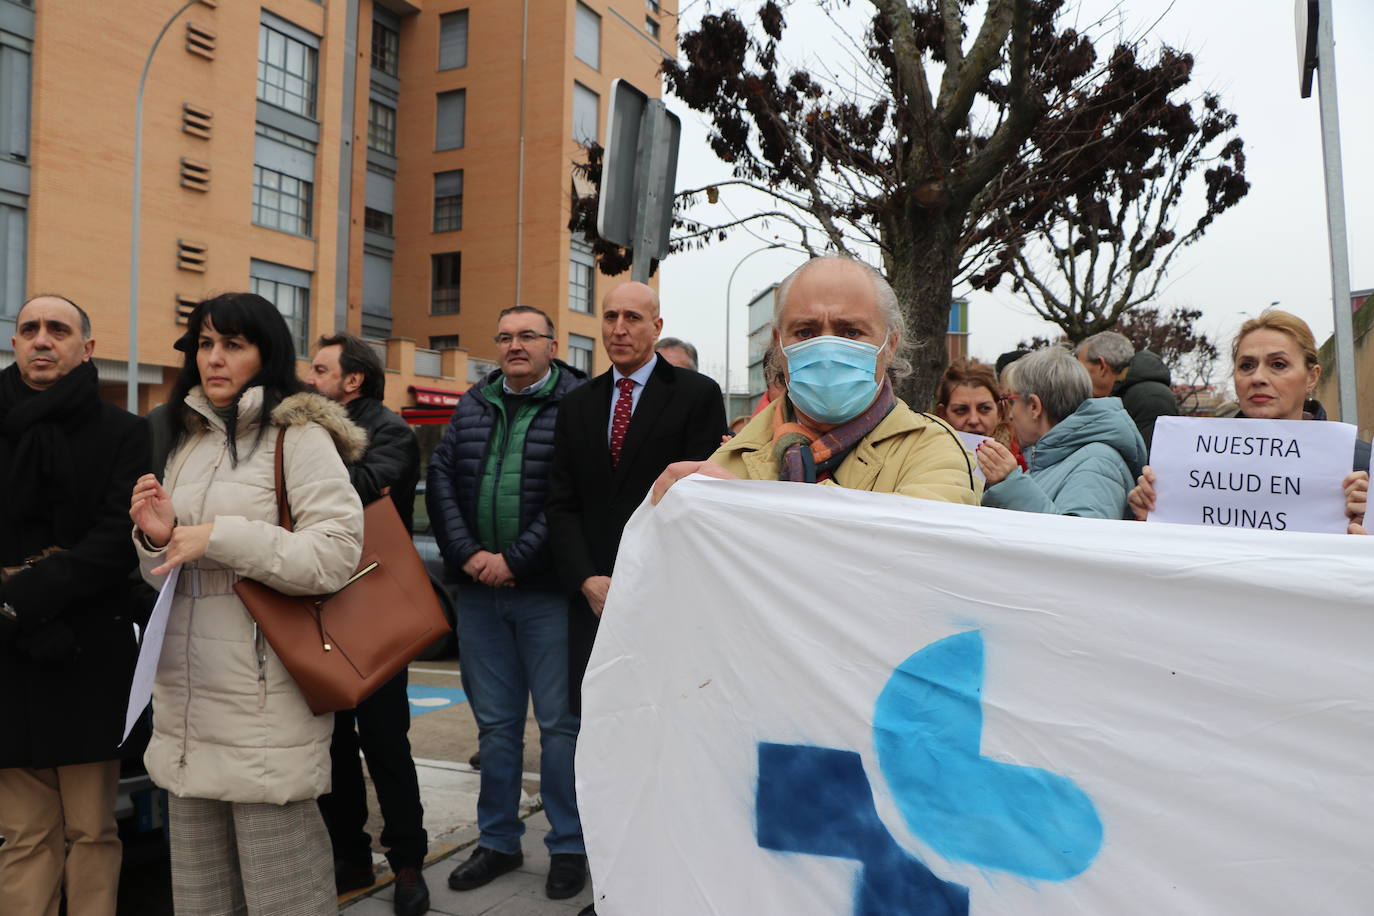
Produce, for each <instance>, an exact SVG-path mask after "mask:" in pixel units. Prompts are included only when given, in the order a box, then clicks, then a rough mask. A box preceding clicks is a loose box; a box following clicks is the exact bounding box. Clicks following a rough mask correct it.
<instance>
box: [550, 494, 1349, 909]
mask: <svg viewBox="0 0 1374 916" xmlns="http://www.w3.org/2000/svg"><path fill="white" fill-rule="evenodd" d="M1371 574H1374V538H1367V537H1351V536H1347V535H1340V536H1336V535H1318V534H1305V533H1296V534H1295V533H1278V532H1271V531H1235V530H1230V529H1226V528H1202V527H1179V526H1172V525H1140V524H1135V523H1132V522H1122V521H1107V520H1100V519H1080V518H1070V517H1063V516H1053V515H1039V514H1034V513H1023V512H1006V511H999V510H994V509H982V508H977V507H970V506H954V505H946V504H942V503H934V502H929V501H924V500H919V499H905V498H902V497H896V496H884V495H877V494H871V493H861V492H854V491H850V490H843V489H840V488H838V487H821V486H804V485H800V484H795V483H768V482H751V481H719V480H708V479H704V478H700V477H693V478H689V479H687V480H684V481H680V482H679V483H677V484H676V485H675V486H674V487H673V489H672V490H670V491H669V492H668V494H667V497H666V498H665V499H664V500H663V502H662V503H660V504H659V505H658V506H655V507H650V506H648V505H645V506H642V507H641V508H640V510H639V511H638V513H637V514H636V515H635V517H634V518H633V519H632V520H631V522H630V524H629V526H628V527H627V529H626V531H625V536H624V539H623V540H622V541H621V548H620V554H619V558H618V561H617V564H616V568H615V575H614V576H613V585H612V587H611V594H610V599H609V603H608V604H607V607H606V611H605V615H604V616H603V618H602V621H601V629H600V632H599V634H598V636H597V641H596V646H595V649H594V651H593V654H592V659H591V665H590V667H589V669H588V673H587V676H586V680H585V682H584V685H583V717H582V733H581V737H580V739H579V741H578V748H577V795H578V805H579V809H580V811H581V815H582V823H583V828H584V835H585V839H586V844H587V852H588V855H589V858H590V861H591V868H592V876H593V883H594V886H595V891H596V908H597V913H598V916H650V914H652V916H702V914H708V913H711V914H722V916H850V914H853V916H903V914H919V916H970V914H971V916H1107V914H1110V916H1135V914H1140V916H1161V914H1171V916H1172V914H1179V916H1183V914H1187V916H1192V914H1226V916H1231V914H1245V916H1293V914H1297V913H1301V914H1304V916H1309V914H1332V916H1335V914H1341V916H1348V914H1353V913H1365V912H1368V911H1369V908H1370V901H1371V900H1374V830H1371V829H1370V826H1369V825H1370V823H1371V819H1374V754H1371V753H1370V750H1369V749H1370V748H1371V747H1374V692H1371V690H1370V687H1369V685H1370V684H1371V683H1374V653H1371V652H1370V650H1369V647H1370V646H1371V645H1374V608H1372V607H1371V605H1370V600H1369V582H1370V581H1371Z"/></svg>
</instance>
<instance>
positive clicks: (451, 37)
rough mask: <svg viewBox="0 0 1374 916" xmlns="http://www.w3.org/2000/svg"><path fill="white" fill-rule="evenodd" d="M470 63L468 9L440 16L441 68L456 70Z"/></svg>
mask: <svg viewBox="0 0 1374 916" xmlns="http://www.w3.org/2000/svg"><path fill="white" fill-rule="evenodd" d="M467 65H468V11H467V10H459V11H458V12H456V13H445V14H444V15H442V16H440V17H439V69H440V70H456V69H458V68H459V67H466V66H467Z"/></svg>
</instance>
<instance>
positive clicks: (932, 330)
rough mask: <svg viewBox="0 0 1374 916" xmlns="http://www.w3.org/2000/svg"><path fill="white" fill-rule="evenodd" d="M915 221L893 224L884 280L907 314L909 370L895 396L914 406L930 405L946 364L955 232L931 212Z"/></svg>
mask: <svg viewBox="0 0 1374 916" xmlns="http://www.w3.org/2000/svg"><path fill="white" fill-rule="evenodd" d="M923 216H924V217H925V218H924V219H922V220H921V221H920V224H919V225H917V226H914V227H912V226H899V227H896V228H895V229H894V230H893V231H892V234H891V236H890V237H889V241H890V244H891V250H892V252H893V257H892V259H891V261H890V262H889V263H888V264H887V278H888V282H889V283H891V284H892V289H893V291H894V292H896V294H897V301H898V302H900V303H901V305H902V310H903V313H904V314H905V316H906V324H907V329H906V330H907V336H906V350H907V353H908V357H909V359H910V360H911V366H912V373H911V375H910V376H909V377H908V378H906V379H903V380H901V381H899V382H898V383H897V396H898V397H900V398H901V399H902V400H904V401H906V402H907V404H909V405H910V406H911V408H912V409H913V410H918V411H924V410H930V409H931V408H932V407H934V406H935V405H934V403H933V400H932V399H933V398H934V396H935V388H936V386H937V385H938V384H939V382H940V376H941V375H942V374H943V373H944V371H945V367H946V366H947V365H948V364H949V349H948V346H947V344H946V343H945V340H946V336H947V335H948V333H949V310H950V304H951V303H952V301H953V291H954V273H955V269H956V262H957V257H956V255H955V248H956V241H957V232H956V231H954V230H952V229H951V228H950V227H949V225H948V224H947V223H946V221H945V219H942V218H941V217H940V216H938V215H935V214H923Z"/></svg>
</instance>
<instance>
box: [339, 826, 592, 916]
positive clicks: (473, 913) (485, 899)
mask: <svg viewBox="0 0 1374 916" xmlns="http://www.w3.org/2000/svg"><path fill="white" fill-rule="evenodd" d="M548 832H549V822H548V819H547V818H546V817H545V816H544V812H543V811H542V810H540V811H536V812H535V813H533V814H531V815H530V816H529V817H528V818H527V819H526V820H525V837H524V840H523V848H524V852H525V864H524V865H522V866H521V867H520V868H519V869H517V870H516V871H513V872H511V873H510V874H507V875H502V876H501V877H499V878H497V879H496V880H495V881H493V882H491V883H490V884H488V885H486V886H485V887H479V888H477V889H476V890H471V891H451V890H449V887H448V873H449V872H451V871H452V870H453V869H454V868H455V867H457V866H458V864H459V863H460V862H462V861H464V860H465V859H466V858H467V857H468V855H469V854H470V853H471V851H472V847H473V845H474V844H475V843H476V842H477V828H476V827H475V826H472V827H467V828H464V829H462V830H459V831H457V832H455V833H453V834H450V835H448V836H445V837H444V840H446V841H447V842H446V843H445V845H446V846H448V848H447V849H445V850H443V851H441V852H439V854H438V855H437V856H434V857H432V858H431V859H430V861H429V863H428V864H427V865H426V866H425V883H427V884H428V885H429V895H430V909H429V911H430V912H431V913H433V914H436V916H541V914H543V916H576V914H577V912H578V911H579V910H581V909H582V908H583V907H584V906H586V905H587V904H589V903H591V902H592V890H591V884H590V882H588V886H587V888H586V889H585V890H584V891H582V893H580V894H578V895H577V896H576V897H572V898H570V899H568V900H550V899H549V898H548V897H545V896H544V878H545V876H546V875H547V874H548V871H549V853H548V849H547V847H545V846H544V835H545V834H547V833H548ZM450 844H451V845H450ZM340 909H341V911H342V912H344V913H346V914H347V916H392V909H391V884H390V883H389V882H388V883H387V884H384V885H382V886H381V888H380V889H379V890H376V891H373V892H372V893H371V894H370V896H369V895H366V893H364V894H362V895H359V896H358V897H355V898H353V899H351V900H350V901H349V902H347V903H345V904H343V905H341V907H340Z"/></svg>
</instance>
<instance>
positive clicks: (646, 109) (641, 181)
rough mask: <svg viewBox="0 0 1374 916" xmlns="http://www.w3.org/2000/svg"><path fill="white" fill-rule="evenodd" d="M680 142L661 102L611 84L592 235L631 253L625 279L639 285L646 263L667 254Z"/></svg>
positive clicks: (674, 119)
mask: <svg viewBox="0 0 1374 916" xmlns="http://www.w3.org/2000/svg"><path fill="white" fill-rule="evenodd" d="M681 138H682V121H681V119H679V118H678V116H677V115H675V114H673V113H672V112H671V111H669V110H668V108H667V106H666V105H664V104H663V102H662V101H660V100H659V99H651V98H649V96H648V95H647V94H645V93H644V92H642V91H641V90H639V89H636V88H635V87H634V86H632V85H631V84H629V83H627V82H626V81H625V80H623V79H617V80H615V81H614V82H613V83H611V105H610V114H609V116H608V118H607V124H606V152H605V158H604V159H603V160H602V164H601V198H600V201H599V202H598V206H597V211H596V231H597V234H598V235H600V236H601V237H602V238H603V239H606V240H607V241H608V242H611V243H613V244H616V245H619V246H621V247H622V248H629V249H631V250H632V251H633V253H634V260H633V266H632V267H631V270H630V276H631V277H632V278H633V279H635V280H638V281H639V282H641V283H643V282H646V281H647V280H648V279H649V264H650V262H651V261H652V260H653V259H655V258H657V259H662V258H664V257H666V256H667V255H668V244H669V239H670V237H671V234H672V228H673V193H674V190H675V188H676V181H677V150H678V143H679V142H680V140H681Z"/></svg>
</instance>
